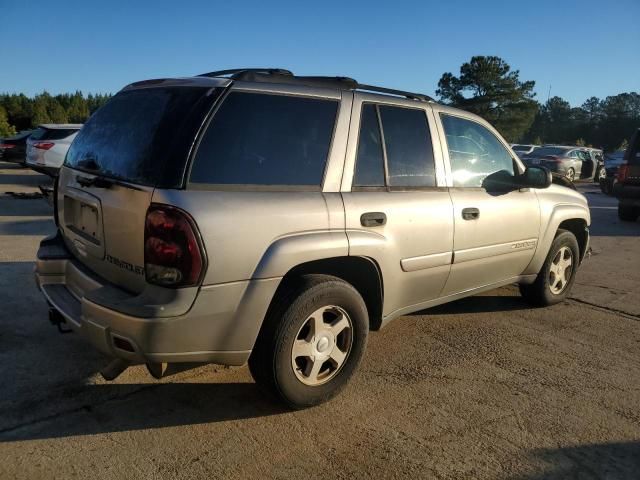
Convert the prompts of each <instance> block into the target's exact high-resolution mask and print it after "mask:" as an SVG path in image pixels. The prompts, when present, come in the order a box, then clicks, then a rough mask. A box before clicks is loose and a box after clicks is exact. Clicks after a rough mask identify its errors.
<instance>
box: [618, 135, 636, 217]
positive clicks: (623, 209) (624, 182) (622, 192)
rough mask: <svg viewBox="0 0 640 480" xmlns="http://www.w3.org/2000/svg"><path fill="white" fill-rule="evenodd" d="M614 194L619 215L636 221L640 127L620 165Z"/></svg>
mask: <svg viewBox="0 0 640 480" xmlns="http://www.w3.org/2000/svg"><path fill="white" fill-rule="evenodd" d="M613 194H614V195H615V196H616V197H618V217H620V220H624V221H626V222H634V221H636V220H637V219H638V217H639V216H640V128H639V129H638V130H637V131H636V133H635V134H634V135H633V138H632V139H631V142H629V148H627V151H626V152H624V161H623V162H622V164H621V165H620V167H618V175H617V176H616V179H615V181H614V183H613Z"/></svg>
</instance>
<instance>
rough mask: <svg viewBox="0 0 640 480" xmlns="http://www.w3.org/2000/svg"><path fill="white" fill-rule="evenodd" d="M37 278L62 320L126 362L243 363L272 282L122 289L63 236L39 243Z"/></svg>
mask: <svg viewBox="0 0 640 480" xmlns="http://www.w3.org/2000/svg"><path fill="white" fill-rule="evenodd" d="M35 278H36V283H37V285H38V287H39V288H40V290H41V291H42V293H43V295H44V296H45V298H46V299H47V301H48V303H49V304H50V306H51V307H52V308H54V309H55V310H56V311H57V312H59V313H60V315H61V316H62V317H63V318H64V320H65V324H66V325H68V326H69V327H70V328H71V329H73V330H74V331H76V332H78V333H79V334H81V335H82V336H83V337H84V338H86V339H87V340H88V341H89V342H90V343H92V344H93V345H94V346H95V347H96V348H97V349H98V350H100V351H102V352H104V353H105V354H107V355H109V356H112V357H116V358H121V359H123V360H126V361H127V362H130V363H161V362H167V363H177V362H207V363H219V364H224V365H243V364H244V363H246V361H247V359H248V358H249V355H250V353H251V349H252V348H253V344H254V343H255V339H256V338H257V334H258V331H259V329H260V326H261V324H262V319H263V318H264V314H265V312H266V309H267V307H268V302H269V301H270V299H271V298H272V296H273V293H274V292H275V289H276V288H277V285H278V283H279V279H268V280H256V281H243V282H230V283H226V284H221V285H212V286H205V287H201V288H192V289H166V288H161V287H155V286H149V287H148V288H146V289H145V290H144V291H143V292H142V293H140V294H132V293H129V292H126V291H124V290H122V289H120V288H118V287H116V286H114V285H111V284H109V283H108V282H106V281H104V280H102V279H100V278H99V277H97V276H96V275H95V274H93V273H92V272H90V271H87V269H86V268H85V267H84V266H83V265H82V264H81V263H80V262H78V261H77V260H76V259H74V258H73V257H72V256H71V255H70V254H69V252H68V251H67V249H66V247H65V245H64V241H63V240H62V237H61V236H60V235H59V234H58V235H56V236H55V237H48V238H46V239H45V240H43V241H42V243H41V244H40V249H39V250H38V259H37V262H36V271H35Z"/></svg>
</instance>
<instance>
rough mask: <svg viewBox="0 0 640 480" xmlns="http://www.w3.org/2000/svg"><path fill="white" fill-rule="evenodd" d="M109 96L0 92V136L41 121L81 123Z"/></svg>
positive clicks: (109, 96)
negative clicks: (29, 95) (31, 95)
mask: <svg viewBox="0 0 640 480" xmlns="http://www.w3.org/2000/svg"><path fill="white" fill-rule="evenodd" d="M109 98H111V95H110V94H100V93H99V94H89V95H87V96H85V95H84V94H83V93H82V92H80V91H76V92H75V93H62V94H59V95H51V94H49V93H47V92H43V93H41V94H39V95H36V96H34V97H27V96H26V95H24V94H21V93H20V94H8V93H4V94H0V137H8V136H10V135H13V134H15V133H16V132H20V131H22V130H29V129H31V128H35V127H37V126H38V125H41V124H43V123H84V122H85V121H86V120H87V118H89V116H90V115H91V114H92V113H93V112H95V111H96V110H97V109H98V108H100V107H101V106H102V105H104V104H105V102H106V101H107V100H109Z"/></svg>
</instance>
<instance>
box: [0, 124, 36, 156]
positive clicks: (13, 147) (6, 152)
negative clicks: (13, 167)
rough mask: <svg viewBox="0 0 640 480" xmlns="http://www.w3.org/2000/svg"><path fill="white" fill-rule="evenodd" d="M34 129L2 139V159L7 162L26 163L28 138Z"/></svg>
mask: <svg viewBox="0 0 640 480" xmlns="http://www.w3.org/2000/svg"><path fill="white" fill-rule="evenodd" d="M32 133H33V130H26V131H24V132H20V133H18V134H17V135H14V136H13V137H8V138H4V139H1V140H0V159H1V160H3V161H5V162H15V163H20V164H24V162H25V159H26V155H27V138H29V135H31V134H32Z"/></svg>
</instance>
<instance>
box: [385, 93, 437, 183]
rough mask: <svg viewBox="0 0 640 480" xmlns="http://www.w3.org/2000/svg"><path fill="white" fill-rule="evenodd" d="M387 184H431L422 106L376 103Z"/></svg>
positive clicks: (432, 165)
mask: <svg viewBox="0 0 640 480" xmlns="http://www.w3.org/2000/svg"><path fill="white" fill-rule="evenodd" d="M380 119H381V121H382V131H383V134H384V143H385V146H386V151H387V169H388V175H389V178H388V183H389V186H390V187H435V185H436V175H435V163H434V160H433V148H432V146H431V135H430V133H429V125H428V124H427V116H426V115H425V112H424V111H423V110H416V109H412V108H401V107H390V106H387V105H380Z"/></svg>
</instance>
